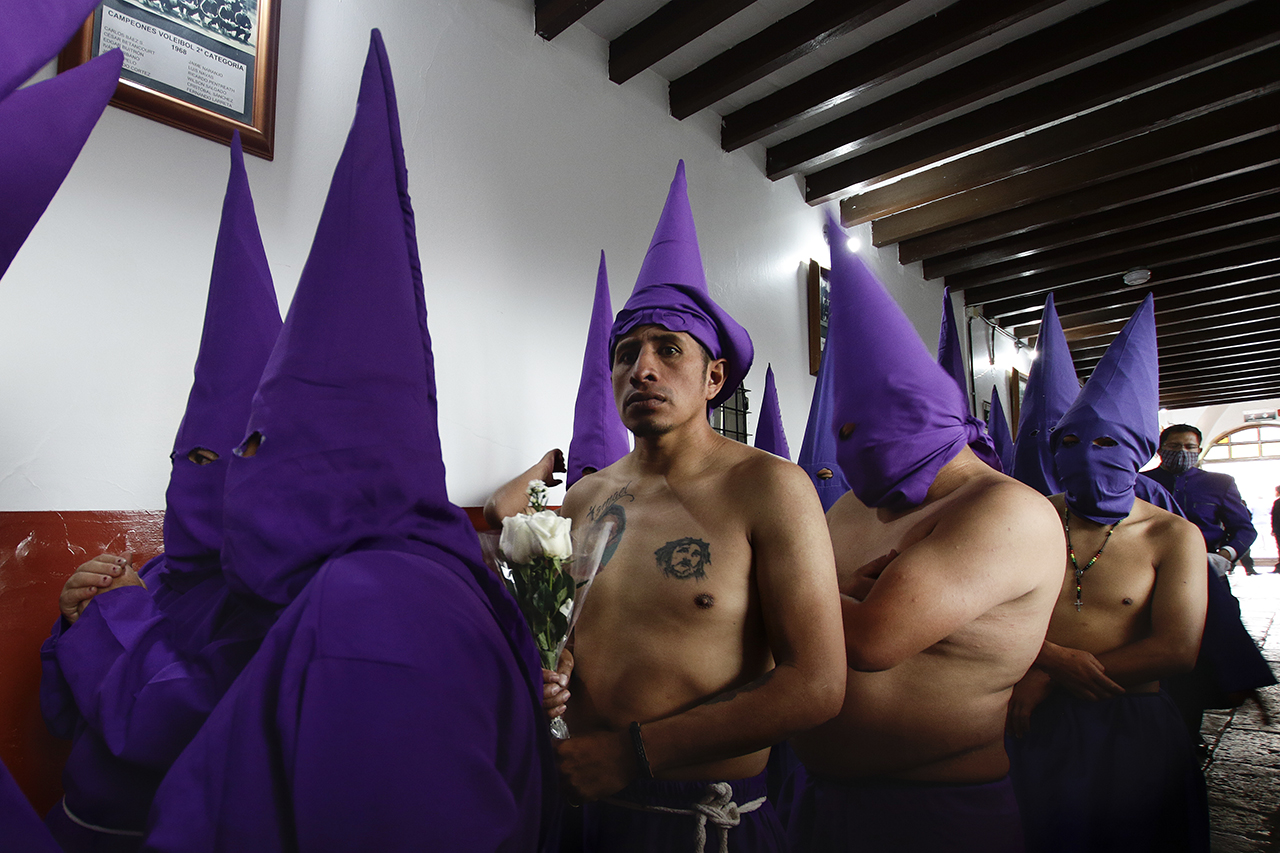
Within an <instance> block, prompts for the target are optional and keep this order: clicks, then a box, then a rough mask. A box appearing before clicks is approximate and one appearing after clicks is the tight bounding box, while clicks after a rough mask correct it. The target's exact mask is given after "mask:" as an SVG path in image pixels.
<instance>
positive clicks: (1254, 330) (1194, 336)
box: [1068, 312, 1280, 367]
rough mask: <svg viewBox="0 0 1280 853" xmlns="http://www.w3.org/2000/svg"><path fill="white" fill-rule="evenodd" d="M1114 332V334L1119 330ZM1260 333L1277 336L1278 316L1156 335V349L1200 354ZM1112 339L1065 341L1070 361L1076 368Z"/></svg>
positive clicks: (1103, 337)
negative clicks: (1195, 351) (1190, 351)
mask: <svg viewBox="0 0 1280 853" xmlns="http://www.w3.org/2000/svg"><path fill="white" fill-rule="evenodd" d="M1116 331H1117V332H1118V331H1119V329H1116ZM1261 334H1267V335H1271V336H1275V335H1278V334H1280V316H1277V315H1276V314H1275V312H1270V313H1268V314H1266V315H1265V316H1262V317H1258V318H1254V319H1249V320H1245V321H1243V322H1232V323H1229V324H1227V325H1225V326H1218V325H1213V326H1208V327H1205V328H1201V329H1192V330H1181V331H1178V332H1176V333H1166V334H1163V335H1159V343H1158V347H1159V349H1160V351H1164V350H1166V349H1176V350H1177V351H1179V352H1181V351H1184V349H1186V348H1194V347H1200V348H1201V349H1202V351H1204V352H1211V351H1214V349H1215V348H1218V347H1223V346H1230V345H1232V341H1233V340H1234V339H1237V338H1244V337H1249V338H1251V339H1252V338H1253V336H1255V335H1261ZM1114 337H1115V335H1114V334H1110V335H1100V336H1098V337H1096V338H1087V339H1082V340H1078V341H1074V342H1068V346H1069V347H1070V349H1071V357H1072V360H1073V361H1075V362H1076V366H1077V367H1079V366H1080V365H1081V364H1082V363H1083V362H1084V360H1085V359H1087V358H1089V357H1093V356H1097V355H1100V354H1101V351H1102V350H1105V349H1106V348H1107V347H1108V346H1109V345H1110V344H1111V340H1112V339H1113V338H1114Z"/></svg>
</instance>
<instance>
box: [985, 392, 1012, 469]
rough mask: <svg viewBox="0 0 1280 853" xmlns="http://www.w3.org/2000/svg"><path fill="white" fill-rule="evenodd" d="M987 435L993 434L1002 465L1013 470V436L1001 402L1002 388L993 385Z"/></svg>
mask: <svg viewBox="0 0 1280 853" xmlns="http://www.w3.org/2000/svg"><path fill="white" fill-rule="evenodd" d="M987 435H989V436H991V444H992V445H993V446H994V447H995V449H996V455H997V456H999V457H1000V466H1001V468H1002V469H1003V470H1005V471H1012V470H1013V436H1012V435H1010V434H1009V423H1008V421H1006V420H1005V419H1004V406H1003V405H1002V404H1001V403H1000V389H999V388H997V387H995V386H994V385H993V386H992V387H991V412H990V414H988V415H987Z"/></svg>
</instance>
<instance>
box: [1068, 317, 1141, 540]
mask: <svg viewBox="0 0 1280 853" xmlns="http://www.w3.org/2000/svg"><path fill="white" fill-rule="evenodd" d="M1159 373H1160V371H1159V361H1158V355H1157V350H1156V322H1155V307H1154V301H1153V299H1152V297H1151V294H1150V293H1148V294H1147V298H1146V299H1145V300H1143V302H1142V305H1141V306H1139V307H1138V310H1137V311H1135V312H1134V314H1133V316H1132V317H1131V318H1129V322H1128V323H1126V324H1125V327H1124V328H1123V329H1121V330H1120V334H1119V335H1117V336H1116V338H1115V340H1113V341H1112V342H1111V344H1110V346H1108V347H1107V351H1106V353H1105V354H1104V355H1103V356H1102V360H1101V361H1099V362H1098V366H1097V367H1095V368H1094V370H1093V373H1092V375H1090V376H1089V381H1088V382H1086V383H1085V386H1084V388H1083V390H1081V391H1080V394H1079V396H1077V397H1076V399H1075V402H1074V403H1072V404H1071V407H1070V408H1068V409H1067V411H1066V414H1064V415H1063V416H1062V419H1061V420H1060V421H1058V424H1057V426H1056V427H1054V430H1053V436H1052V439H1051V441H1052V446H1053V449H1054V463H1055V469H1054V470H1055V471H1056V473H1057V476H1058V481H1059V483H1061V484H1062V487H1063V489H1064V490H1065V492H1066V500H1067V506H1068V507H1070V509H1071V511H1072V512H1074V513H1077V514H1079V515H1082V516H1084V517H1085V518H1089V519H1092V520H1094V521H1097V522H1099V523H1101V524H1109V523H1113V522H1116V521H1119V520H1120V519H1122V518H1124V517H1125V516H1126V515H1128V514H1129V510H1130V509H1131V508H1132V506H1133V498H1134V479H1135V478H1136V477H1137V476H1138V469H1139V468H1141V467H1142V466H1143V465H1145V464H1146V463H1147V462H1149V461H1150V460H1151V457H1152V455H1154V454H1155V451H1156V443H1157V440H1158V436H1159V434H1160V421H1159V408H1160V376H1159ZM1068 435H1071V436H1075V437H1076V439H1078V441H1076V442H1075V443H1073V444H1071V445H1065V446H1064V445H1063V437H1064V436H1068ZM1100 439H1101V440H1102V441H1099V440H1100ZM1108 440H1109V441H1108Z"/></svg>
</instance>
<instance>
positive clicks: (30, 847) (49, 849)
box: [0, 761, 58, 853]
mask: <svg viewBox="0 0 1280 853" xmlns="http://www.w3.org/2000/svg"><path fill="white" fill-rule="evenodd" d="M0 846H3V848H4V849H5V850H12V851H14V853H58V845H57V843H55V842H54V840H53V836H51V835H50V834H49V830H48V829H46V828H45V826H44V824H42V823H41V822H40V816H39V815H38V814H36V810H35V809H33V808H32V807H31V802H30V801H29V800H28V799H27V796H26V794H24V793H22V789H21V788H19V787H18V783H17V782H15V781H14V779H13V776H12V775H10V773H9V768H8V767H6V766H5V764H4V762H3V761H0Z"/></svg>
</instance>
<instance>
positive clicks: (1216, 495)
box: [1142, 424, 1258, 575]
mask: <svg viewBox="0 0 1280 853" xmlns="http://www.w3.org/2000/svg"><path fill="white" fill-rule="evenodd" d="M1202 440H1203V436H1202V435H1201V433H1200V430H1198V429H1196V428H1195V427H1193V426H1192V425H1191V424H1174V425H1173V426H1170V427H1165V429H1164V431H1163V432H1161V433H1160V450H1159V453H1160V467H1159V468H1155V469H1152V470H1150V471H1143V472H1142V473H1143V474H1144V475H1145V476H1147V477H1150V478H1151V479H1153V480H1155V481H1156V482H1157V483H1159V484H1160V485H1162V486H1164V487H1165V488H1166V489H1168V490H1169V491H1170V492H1172V493H1173V497H1174V500H1176V501H1177V502H1178V505H1179V506H1181V507H1182V508H1183V510H1185V512H1186V514H1187V520H1188V521H1190V522H1191V523H1192V524H1194V525H1195V526H1196V527H1198V528H1200V532H1201V533H1203V534H1204V544H1205V548H1206V549H1207V550H1208V552H1209V562H1210V563H1211V564H1212V565H1213V568H1214V571H1216V572H1217V573H1218V574H1219V575H1223V574H1226V573H1227V572H1229V571H1231V566H1233V565H1234V564H1235V562H1236V560H1239V559H1240V557H1241V556H1242V555H1243V554H1244V553H1245V552H1246V551H1248V550H1249V546H1250V545H1252V544H1253V540H1255V539H1257V538H1258V531H1256V530H1254V528H1253V519H1252V517H1251V516H1250V514H1249V508H1248V507H1247V506H1245V504H1244V500H1243V499H1242V498H1241V497H1240V490H1239V489H1238V488H1236V481H1235V479H1234V478H1232V477H1231V476H1229V475H1227V474H1217V473H1213V472H1211V471H1204V470H1201V469H1200V467H1199V461H1200V443H1201V441H1202ZM1246 571H1247V572H1248V573H1249V574H1251V575H1253V574H1257V572H1254V571H1253V570H1252V569H1246Z"/></svg>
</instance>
